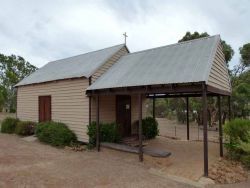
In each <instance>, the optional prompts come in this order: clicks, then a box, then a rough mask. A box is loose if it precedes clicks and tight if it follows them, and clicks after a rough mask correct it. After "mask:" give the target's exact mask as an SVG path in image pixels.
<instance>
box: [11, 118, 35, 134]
mask: <svg viewBox="0 0 250 188" xmlns="http://www.w3.org/2000/svg"><path fill="white" fill-rule="evenodd" d="M35 125H36V123H35V122H31V121H19V122H18V123H17V125H16V128H15V133H16V134H18V135H21V136H29V135H33V134H34V132H35Z"/></svg>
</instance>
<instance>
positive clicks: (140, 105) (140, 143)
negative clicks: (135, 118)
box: [138, 94, 143, 162]
mask: <svg viewBox="0 0 250 188" xmlns="http://www.w3.org/2000/svg"><path fill="white" fill-rule="evenodd" d="M138 101H139V108H138V109H139V161H141V162H142V161H143V151H142V94H139V95H138Z"/></svg>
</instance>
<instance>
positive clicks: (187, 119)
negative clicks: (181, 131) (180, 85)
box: [186, 97, 189, 140]
mask: <svg viewBox="0 0 250 188" xmlns="http://www.w3.org/2000/svg"><path fill="white" fill-rule="evenodd" d="M186 111H187V113H186V116H187V117H186V121H187V140H189V100H188V97H186Z"/></svg>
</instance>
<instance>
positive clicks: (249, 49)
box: [231, 43, 250, 86]
mask: <svg viewBox="0 0 250 188" xmlns="http://www.w3.org/2000/svg"><path fill="white" fill-rule="evenodd" d="M239 51H240V55H241V59H240V63H238V64H237V65H235V66H234V68H233V70H232V71H231V82H232V86H234V85H237V84H238V83H236V82H237V81H239V79H237V77H238V76H239V75H240V74H242V73H243V72H244V71H245V70H246V69H247V68H248V67H249V66H250V43H247V44H244V45H243V46H242V47H240V48H239Z"/></svg>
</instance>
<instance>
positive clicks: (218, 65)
mask: <svg viewBox="0 0 250 188" xmlns="http://www.w3.org/2000/svg"><path fill="white" fill-rule="evenodd" d="M208 85H210V86H213V87H215V88H218V89H221V90H224V91H228V92H231V84H230V78H229V74H228V68H227V65H226V61H225V56H224V54H223V51H222V46H221V44H219V45H218V47H217V51H216V55H215V58H214V61H213V64H212V67H211V70H210V74H209V78H208Z"/></svg>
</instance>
